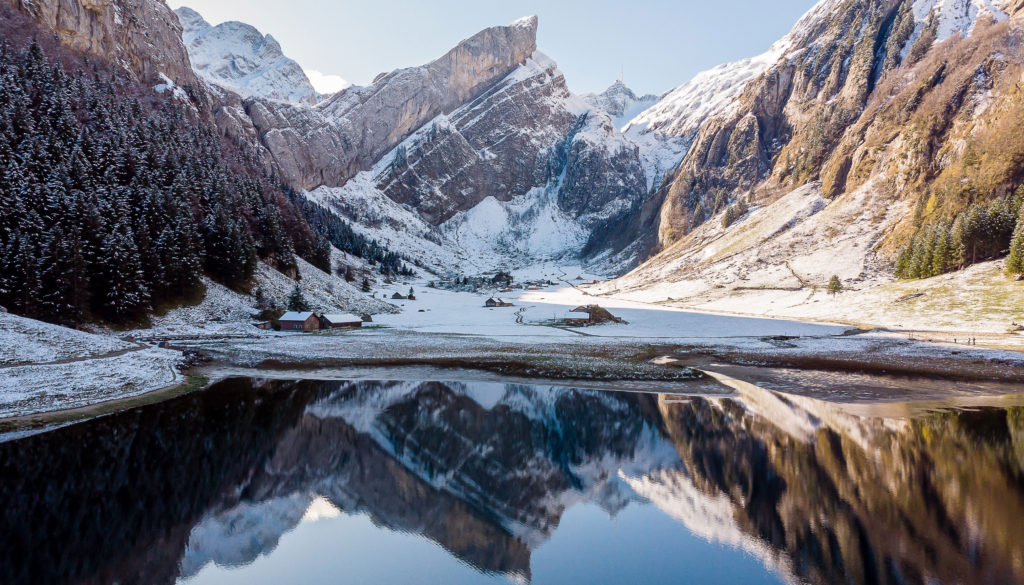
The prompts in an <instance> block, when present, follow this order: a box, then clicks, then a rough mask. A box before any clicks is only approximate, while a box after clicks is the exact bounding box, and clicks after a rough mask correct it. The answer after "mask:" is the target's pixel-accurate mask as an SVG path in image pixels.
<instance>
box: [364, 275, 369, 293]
mask: <svg viewBox="0 0 1024 585" xmlns="http://www.w3.org/2000/svg"><path fill="white" fill-rule="evenodd" d="M370 290H371V289H370V279H368V278H366V277H365V276H364V277H363V287H362V291H363V292H364V293H368V292H370Z"/></svg>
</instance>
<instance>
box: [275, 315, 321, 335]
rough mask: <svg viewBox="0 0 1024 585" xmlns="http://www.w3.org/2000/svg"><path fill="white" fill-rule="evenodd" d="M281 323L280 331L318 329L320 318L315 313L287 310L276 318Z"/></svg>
mask: <svg viewBox="0 0 1024 585" xmlns="http://www.w3.org/2000/svg"><path fill="white" fill-rule="evenodd" d="M277 322H278V323H279V324H280V325H281V331H318V330H319V329H320V318H319V317H317V316H316V313H308V312H303V313H298V312H295V311H289V312H287V313H285V314H284V315H281V318H280V319H278V320H277Z"/></svg>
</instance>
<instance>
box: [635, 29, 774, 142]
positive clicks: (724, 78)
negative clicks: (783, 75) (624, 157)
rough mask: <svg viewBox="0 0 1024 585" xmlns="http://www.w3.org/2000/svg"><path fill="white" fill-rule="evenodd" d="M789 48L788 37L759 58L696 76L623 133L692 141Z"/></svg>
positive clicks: (669, 94) (672, 92)
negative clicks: (710, 118) (659, 135)
mask: <svg viewBox="0 0 1024 585" xmlns="http://www.w3.org/2000/svg"><path fill="white" fill-rule="evenodd" d="M789 45H790V38H789V37H788V36H787V37H786V38H784V39H782V40H780V41H779V42H777V43H775V44H774V45H772V47H771V48H770V49H768V51H767V52H765V53H763V54H761V55H758V56H756V57H751V58H749V59H743V60H741V61H736V62H734V63H726V64H724V65H719V66H718V67H715V68H713V69H709V70H707V71H703V72H701V73H698V74H697V75H696V76H695V77H694V78H693V79H691V80H690V81H688V82H686V83H684V84H683V85H680V86H679V87H677V88H675V89H674V90H672V91H670V92H669V93H668V94H666V95H665V97H664V98H662V99H661V100H659V101H658V103H657V104H655V105H654V106H652V107H651V108H649V109H647V110H645V111H643V112H642V113H640V114H639V115H637V116H636V117H635V118H633V119H632V120H630V121H629V123H628V124H627V125H626V126H625V131H626V134H627V135H628V136H630V137H637V136H643V135H645V134H650V133H655V134H661V135H665V136H669V137H675V138H682V139H684V140H685V141H689V140H692V139H693V136H694V135H695V134H696V133H697V130H699V129H700V126H701V124H703V123H704V121H705V120H707V119H708V118H709V117H711V116H714V115H718V114H720V113H722V112H724V111H726V110H727V109H728V108H729V107H731V106H732V105H733V102H734V101H735V100H736V98H737V97H739V95H740V93H741V92H742V91H743V88H744V87H746V85H747V83H748V82H749V81H750V80H751V79H753V78H755V77H757V76H758V75H760V74H762V73H764V72H765V70H767V69H768V67H770V66H771V65H773V64H774V63H775V62H776V61H778V59H779V57H781V56H782V54H783V53H785V51H786V50H787V49H788V48H789Z"/></svg>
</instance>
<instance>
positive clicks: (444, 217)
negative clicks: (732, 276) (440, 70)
mask: <svg viewBox="0 0 1024 585" xmlns="http://www.w3.org/2000/svg"><path fill="white" fill-rule="evenodd" d="M646 194H647V181H646V178H645V175H644V169H643V167H642V165H641V164H640V159H639V151H638V149H637V147H636V146H635V145H634V144H632V143H631V142H630V141H629V140H627V139H625V138H624V137H623V136H622V135H621V134H620V133H619V132H618V131H617V130H616V129H615V127H614V126H613V124H612V122H611V120H610V118H609V117H608V116H607V115H606V114H604V113H602V112H596V111H594V109H593V108H592V107H591V106H589V105H588V104H587V103H586V102H585V101H583V100H582V99H580V98H578V97H576V96H573V95H572V94H571V93H570V92H569V90H568V88H567V87H566V84H565V78H564V77H563V75H562V73H561V72H560V71H559V70H558V67H557V65H556V64H555V63H554V62H553V61H551V60H550V59H548V58H547V57H546V56H544V55H543V54H542V53H539V52H537V53H534V54H533V56H532V57H531V58H530V59H528V60H527V61H526V62H525V63H524V64H523V65H522V66H520V67H519V68H517V69H516V70H514V71H512V72H511V73H510V74H509V75H508V76H507V77H506V78H505V79H503V80H502V81H501V82H499V83H497V84H496V85H494V86H493V87H492V88H490V89H489V90H487V91H486V92H485V93H483V94H482V95H480V96H479V97H477V98H476V99H474V100H472V101H470V102H469V103H467V104H465V105H463V106H461V107H459V108H457V109H456V110H454V111H453V112H451V113H449V114H447V115H442V116H438V117H437V118H435V119H434V120H432V121H430V123H428V124H426V125H425V126H424V127H422V128H421V129H420V130H418V131H417V132H415V133H413V134H412V135H411V136H410V137H409V138H407V139H406V140H405V141H403V142H402V143H401V144H399V145H398V146H396V147H395V148H394V149H393V150H392V151H391V152H389V153H388V154H386V155H385V156H383V157H382V158H381V160H380V162H378V163H377V164H376V165H375V166H374V167H373V168H372V169H370V170H368V171H364V172H363V173H361V174H360V175H358V176H357V177H355V178H354V179H353V180H351V181H349V182H348V183H347V184H346V185H344V186H343V187H340V188H327V187H324V188H321V189H318V190H316V191H314V195H313V196H314V197H315V198H316V199H317V200H318V201H320V202H322V203H325V204H326V205H327V206H328V207H330V208H332V209H335V210H337V211H339V212H340V213H342V214H343V215H346V216H349V217H352V218H353V219H354V220H355V221H356V223H357V224H358V225H360V226H362V227H361V228H360V229H365V230H367V231H368V234H369V235H372V236H374V237H376V238H378V239H380V240H382V241H385V242H388V243H389V244H390V245H392V246H394V247H395V248H396V249H407V250H408V249H416V248H417V247H419V248H423V247H430V245H431V243H433V244H436V245H439V246H440V247H441V248H443V249H445V250H448V251H449V252H448V254H441V255H438V254H437V253H433V254H425V255H423V257H424V258H425V259H426V261H427V262H430V263H431V264H433V263H441V264H447V262H448V260H447V259H448V258H450V257H452V255H454V256H455V258H457V259H458V264H459V265H462V266H464V267H465V268H467V269H468V268H469V267H471V266H472V267H474V268H477V269H481V270H486V269H492V268H494V267H497V266H502V265H504V264H507V263H509V262H517V261H518V262H524V261H529V259H555V258H566V257H576V256H578V255H579V254H580V252H581V251H582V250H583V248H584V247H585V246H586V245H587V243H588V242H589V241H592V239H593V238H595V237H600V234H599V229H598V228H599V227H600V226H601V225H603V224H605V223H607V222H609V221H614V220H616V219H617V218H620V217H622V216H623V215H624V214H627V213H629V212H630V211H631V210H634V209H636V208H637V207H638V206H640V205H642V204H643V202H644V200H645V197H646ZM353 202H360V203H358V204H355V205H353ZM389 208H391V209H394V212H391V213H388V212H387V211H385V210H387V209H389ZM399 209H406V210H414V211H415V213H414V214H408V213H402V212H401V211H400V210H399ZM382 212H383V213H382ZM367 214H370V215H373V216H374V218H373V219H371V220H370V221H366V220H367V217H366V215H367ZM413 226H415V227H413ZM411 227H413V229H412V230H410V228H411ZM414 238H415V239H419V240H421V241H420V242H413V241H410V240H412V239H414Z"/></svg>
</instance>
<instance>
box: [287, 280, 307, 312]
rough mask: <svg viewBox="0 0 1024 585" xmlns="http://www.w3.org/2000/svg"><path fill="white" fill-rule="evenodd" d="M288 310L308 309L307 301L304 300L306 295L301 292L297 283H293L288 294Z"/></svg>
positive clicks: (302, 310) (301, 310) (300, 310)
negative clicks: (293, 286)
mask: <svg viewBox="0 0 1024 585" xmlns="http://www.w3.org/2000/svg"><path fill="white" fill-rule="evenodd" d="M288 310H289V311H299V312H304V311H308V310H309V303H308V302H306V297H305V296H304V295H303V294H302V289H301V288H299V285H297V284H296V285H295V288H293V289H292V292H291V294H290V295H288Z"/></svg>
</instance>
